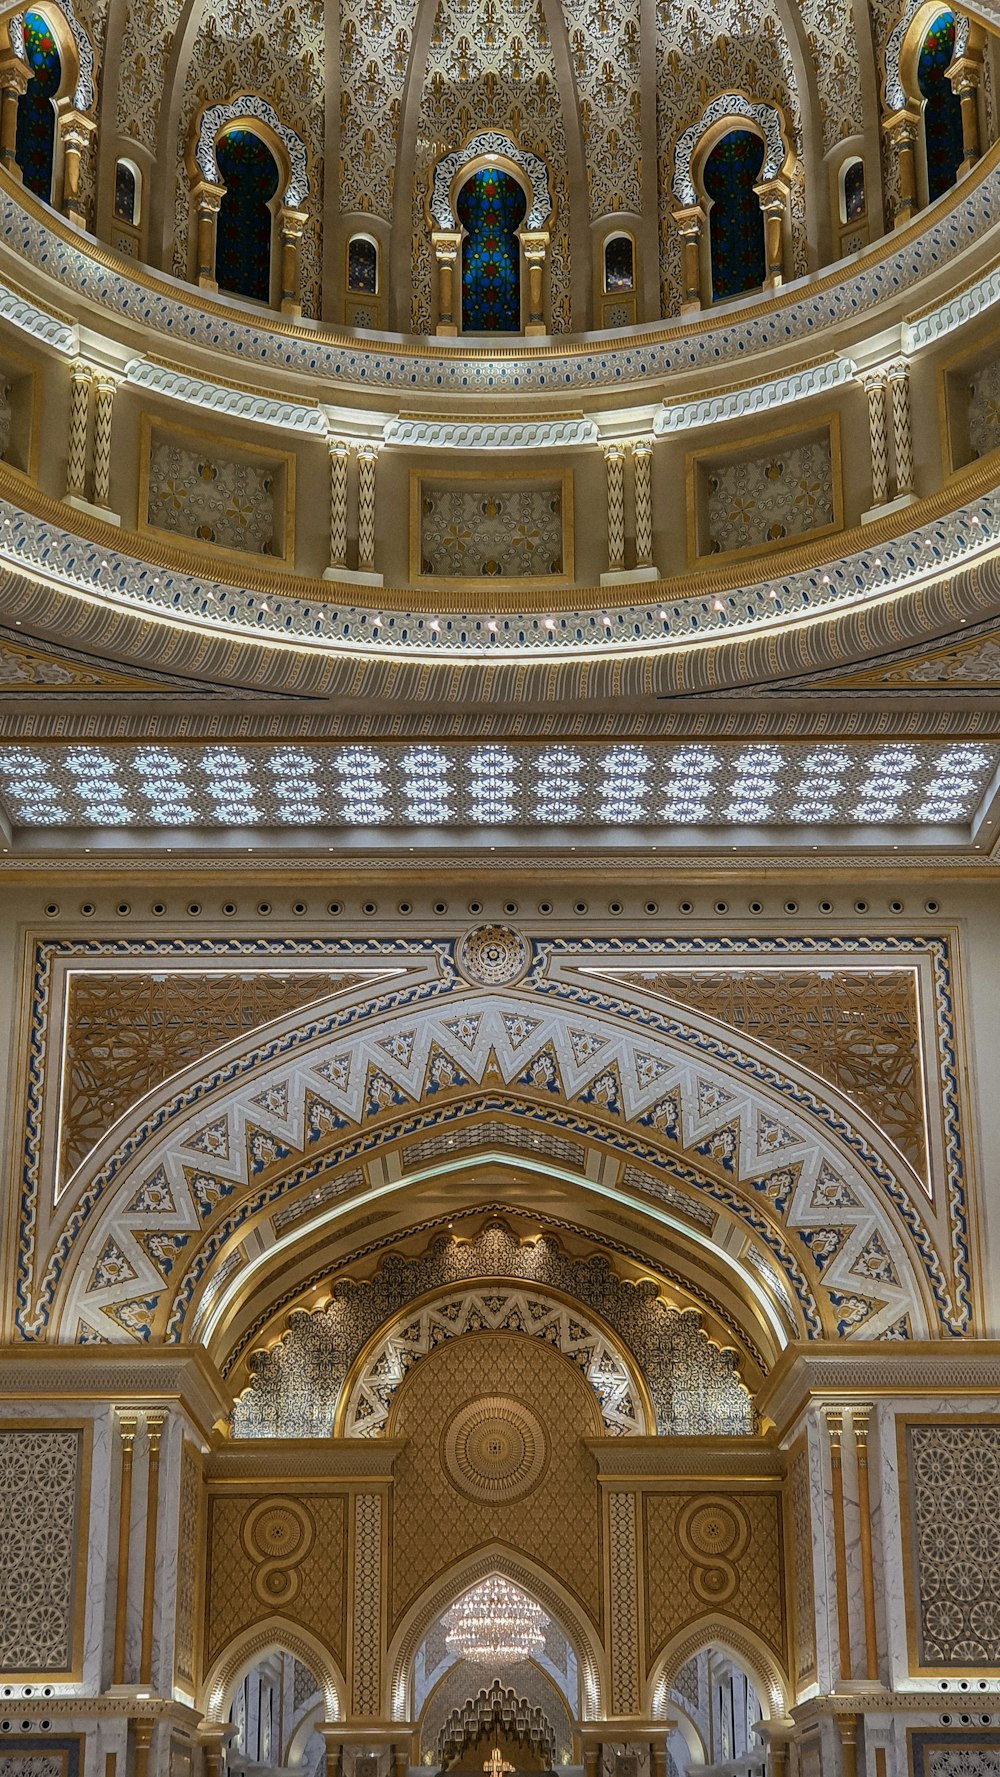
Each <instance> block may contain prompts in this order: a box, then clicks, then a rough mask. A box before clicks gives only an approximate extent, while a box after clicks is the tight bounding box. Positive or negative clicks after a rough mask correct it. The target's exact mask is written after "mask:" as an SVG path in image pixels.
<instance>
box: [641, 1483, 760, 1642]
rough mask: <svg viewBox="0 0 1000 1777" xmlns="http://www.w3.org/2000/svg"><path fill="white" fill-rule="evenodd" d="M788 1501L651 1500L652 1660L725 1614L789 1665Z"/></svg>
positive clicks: (647, 1525) (647, 1535)
mask: <svg viewBox="0 0 1000 1777" xmlns="http://www.w3.org/2000/svg"><path fill="white" fill-rule="evenodd" d="M781 1538H782V1518H781V1500H780V1497H779V1496H778V1495H777V1494H776V1493H763V1494H752V1493H747V1494H736V1493H733V1492H730V1493H727V1495H726V1496H725V1497H723V1496H721V1495H718V1494H714V1493H694V1494H682V1493H651V1492H646V1493H645V1494H644V1496H643V1545H644V1557H643V1558H644V1563H645V1573H646V1600H647V1604H646V1620H647V1629H648V1633H647V1637H646V1647H647V1657H648V1661H649V1667H650V1668H652V1666H653V1665H654V1664H655V1662H656V1660H657V1658H658V1657H659V1654H660V1653H661V1652H662V1650H663V1648H664V1647H665V1645H666V1643H667V1642H668V1641H669V1640H670V1639H671V1638H672V1637H673V1636H674V1635H676V1634H677V1633H678V1631H679V1630H681V1629H683V1628H684V1627H685V1626H686V1624H688V1623H690V1622H693V1621H694V1620H695V1619H696V1618H698V1617H701V1616H704V1615H705V1614H706V1612H708V1611H717V1612H719V1613H721V1614H724V1615H726V1616H729V1617H731V1618H732V1619H733V1620H734V1622H737V1623H741V1624H742V1625H743V1627H744V1628H747V1629H752V1630H753V1631H754V1633H755V1634H757V1635H759V1636H760V1637H761V1639H762V1640H763V1641H766V1643H767V1645H768V1646H769V1647H770V1648H772V1649H773V1651H774V1653H775V1654H776V1655H777V1657H778V1659H779V1661H780V1662H781V1664H782V1665H784V1662H785V1643H786V1634H785V1598H784V1571H783V1570H784V1564H783V1561H782V1547H781Z"/></svg>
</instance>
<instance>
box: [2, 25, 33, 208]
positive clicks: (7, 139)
mask: <svg viewBox="0 0 1000 1777" xmlns="http://www.w3.org/2000/svg"><path fill="white" fill-rule="evenodd" d="M30 78H31V73H30V70H29V69H28V68H27V67H26V66H25V64H24V62H19V61H18V59H17V57H16V55H15V54H14V52H13V50H8V51H6V52H5V53H4V55H3V57H2V59H0V161H2V162H3V166H4V171H5V172H7V173H9V174H10V177H11V178H12V179H20V178H21V169H20V167H19V166H18V164H17V161H16V160H15V158H14V150H15V147H16V145H17V102H18V100H19V98H20V97H21V94H22V93H25V92H27V90H28V81H29V80H30Z"/></svg>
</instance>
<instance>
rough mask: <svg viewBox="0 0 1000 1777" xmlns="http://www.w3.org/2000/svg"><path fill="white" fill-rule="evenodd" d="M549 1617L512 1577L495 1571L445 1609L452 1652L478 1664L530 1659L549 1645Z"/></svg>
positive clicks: (446, 1638) (447, 1638)
mask: <svg viewBox="0 0 1000 1777" xmlns="http://www.w3.org/2000/svg"><path fill="white" fill-rule="evenodd" d="M548 1623H549V1619H548V1617H547V1616H546V1615H545V1612H544V1611H543V1610H542V1609H541V1608H540V1607H539V1606H538V1605H537V1604H536V1603H535V1602H534V1600H533V1599H531V1598H529V1597H527V1595H526V1594H525V1593H524V1592H522V1591H521V1590H520V1589H519V1587H517V1586H512V1585H511V1584H510V1581H509V1580H504V1579H501V1578H500V1576H499V1574H494V1575H493V1578H492V1579H488V1580H483V1581H482V1583H481V1584H480V1585H478V1586H473V1588H472V1590H471V1592H466V1593H465V1595H464V1597H462V1598H459V1599H458V1601H457V1602H456V1603H455V1604H453V1605H452V1607H451V1609H450V1610H449V1611H446V1612H445V1616H444V1626H445V1628H446V1630H447V1635H446V1636H445V1642H446V1645H447V1647H448V1651H449V1653H452V1654H457V1655H458V1657H459V1659H461V1660H473V1661H474V1662H475V1663H476V1665H477V1666H504V1665H510V1664H512V1663H513V1662H514V1661H515V1660H529V1659H531V1657H532V1655H534V1654H539V1653H541V1651H542V1648H543V1647H544V1646H545V1630H546V1629H547V1628H548Z"/></svg>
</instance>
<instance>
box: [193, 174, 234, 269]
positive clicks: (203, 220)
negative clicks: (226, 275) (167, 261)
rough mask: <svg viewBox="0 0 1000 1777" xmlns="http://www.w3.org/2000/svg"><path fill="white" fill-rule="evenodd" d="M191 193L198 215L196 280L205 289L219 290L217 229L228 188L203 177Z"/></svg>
mask: <svg viewBox="0 0 1000 1777" xmlns="http://www.w3.org/2000/svg"><path fill="white" fill-rule="evenodd" d="M191 195H192V197H193V198H194V202H195V211H196V214H197V217H198V263H197V265H196V267H195V280H196V282H197V283H198V284H199V285H200V286H201V288H202V289H203V290H217V289H218V288H219V286H218V283H217V281H216V276H215V230H216V223H217V221H218V217H219V209H220V206H221V204H222V200H223V198H224V197H225V195H226V188H225V186H224V185H210V184H209V183H208V181H207V180H206V179H202V180H200V181H199V183H198V184H197V185H195V186H194V188H193V190H192V192H191Z"/></svg>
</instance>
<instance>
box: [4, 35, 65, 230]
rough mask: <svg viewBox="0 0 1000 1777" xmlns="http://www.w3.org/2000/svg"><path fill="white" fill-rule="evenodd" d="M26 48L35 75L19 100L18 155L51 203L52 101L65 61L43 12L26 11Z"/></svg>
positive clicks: (29, 179) (26, 176)
mask: <svg viewBox="0 0 1000 1777" xmlns="http://www.w3.org/2000/svg"><path fill="white" fill-rule="evenodd" d="M24 52H25V55H26V56H27V58H28V63H29V66H30V68H31V79H30V80H29V81H28V85H27V89H26V91H25V92H23V93H22V94H21V97H20V98H19V99H18V101H17V137H16V140H15V145H14V159H15V160H16V161H17V164H18V166H19V167H20V169H21V177H22V179H23V180H24V183H25V185H26V186H27V187H28V190H29V191H33V192H34V193H35V196H36V197H41V198H44V199H45V202H46V203H49V202H50V201H51V198H52V159H53V153H54V150H55V141H56V113H55V106H54V105H53V102H52V101H53V100H54V98H55V96H56V94H57V93H58V91H59V87H60V83H61V81H62V63H61V61H60V59H59V46H58V44H57V43H56V39H55V33H54V32H53V31H52V30H50V28H49V25H48V23H47V21H46V20H45V19H44V18H43V17H42V15H41V13H40V12H26V13H25V15H24Z"/></svg>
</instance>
